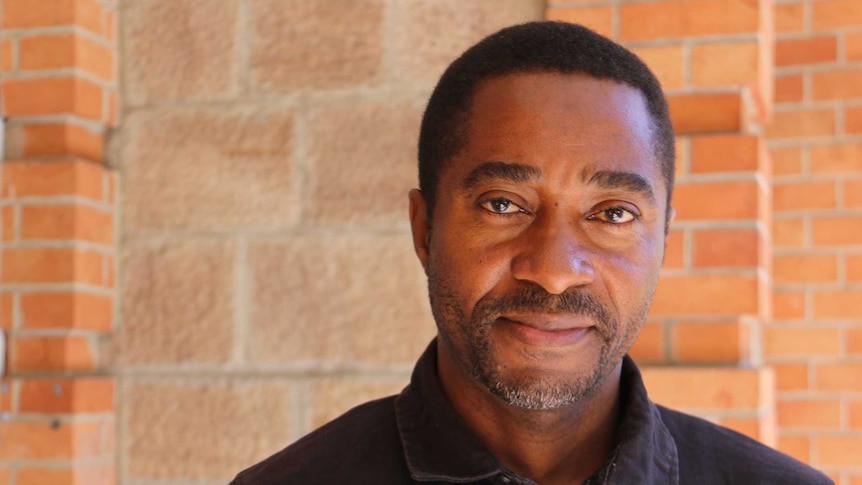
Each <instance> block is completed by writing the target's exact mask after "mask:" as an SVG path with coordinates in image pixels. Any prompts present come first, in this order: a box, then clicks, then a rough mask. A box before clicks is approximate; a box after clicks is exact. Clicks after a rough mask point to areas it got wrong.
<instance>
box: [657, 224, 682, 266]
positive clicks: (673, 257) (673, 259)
mask: <svg viewBox="0 0 862 485" xmlns="http://www.w3.org/2000/svg"><path fill="white" fill-rule="evenodd" d="M684 264H685V233H683V232H681V231H671V232H669V233H668V235H667V246H665V250H664V264H663V265H662V267H663V268H682V267H683V266H684Z"/></svg>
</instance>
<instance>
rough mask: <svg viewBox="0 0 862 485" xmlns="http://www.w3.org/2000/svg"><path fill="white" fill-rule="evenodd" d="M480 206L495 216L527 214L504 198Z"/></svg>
mask: <svg viewBox="0 0 862 485" xmlns="http://www.w3.org/2000/svg"><path fill="white" fill-rule="evenodd" d="M479 206H480V207H482V208H483V209H485V210H487V211H489V212H493V213H494V214H517V213H519V212H526V211H525V210H524V209H522V208H521V207H520V206H518V204H516V203H514V202H512V201H511V200H509V199H504V198H502V197H496V198H494V199H488V200H486V201H484V202H482V203H481V204H479Z"/></svg>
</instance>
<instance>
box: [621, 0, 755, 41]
mask: <svg viewBox="0 0 862 485" xmlns="http://www.w3.org/2000/svg"><path fill="white" fill-rule="evenodd" d="M758 22H759V12H758V6H757V4H756V3H754V2H743V1H739V0H694V1H679V0H676V1H659V2H644V3H640V2H639V3H624V4H622V5H621V6H620V38H621V40H623V41H639V40H652V39H662V38H683V37H699V36H709V35H721V34H740V33H745V32H749V33H754V32H757V30H758Z"/></svg>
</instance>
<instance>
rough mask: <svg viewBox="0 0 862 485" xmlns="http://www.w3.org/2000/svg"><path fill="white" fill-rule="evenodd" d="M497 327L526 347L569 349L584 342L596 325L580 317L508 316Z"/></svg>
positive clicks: (499, 321)
mask: <svg viewBox="0 0 862 485" xmlns="http://www.w3.org/2000/svg"><path fill="white" fill-rule="evenodd" d="M495 323H496V324H497V326H498V327H499V328H500V329H501V330H503V331H504V332H506V333H507V334H509V335H511V336H512V337H514V338H515V339H516V340H518V341H519V342H521V343H523V344H524V345H529V346H531V347H568V346H572V345H576V344H578V343H579V342H581V341H583V340H584V339H585V338H586V337H587V336H588V335H589V334H590V332H592V331H594V330H595V328H594V327H595V325H594V323H593V322H592V321H590V320H589V319H588V318H586V317H579V316H560V315H554V316H542V315H526V316H506V317H500V318H498V319H497V320H496V322H495Z"/></svg>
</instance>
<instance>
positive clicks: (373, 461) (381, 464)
mask: <svg viewBox="0 0 862 485" xmlns="http://www.w3.org/2000/svg"><path fill="white" fill-rule="evenodd" d="M394 401H395V396H390V397H386V398H383V399H378V400H375V401H370V402H367V403H365V404H362V405H360V406H357V407H355V408H353V409H351V410H350V411H348V412H346V413H344V414H343V415H341V416H340V417H338V418H336V419H335V420H333V421H331V422H329V423H327V424H325V425H323V426H321V427H320V428H318V429H317V430H315V431H313V432H311V433H310V434H308V435H306V436H305V437H303V438H301V439H300V440H298V441H296V442H295V443H293V444H291V445H290V446H288V447H287V448H285V449H283V450H281V451H279V452H278V453H276V454H274V455H272V456H270V457H269V458H267V459H265V460H263V461H262V462H260V463H258V464H256V465H254V466H252V467H250V468H248V469H246V470H244V471H242V472H240V473H239V474H238V475H237V477H236V478H235V479H234V481H233V482H231V484H232V485H276V484H278V485H283V484H290V483H302V484H328V483H348V482H346V481H345V482H341V481H339V480H342V479H349V482H350V483H374V482H373V481H367V480H365V479H364V478H363V477H361V476H358V475H362V473H363V470H366V471H373V470H378V471H379V470H401V469H404V473H407V471H406V467H405V465H404V459H403V453H402V451H401V441H400V438H399V435H398V427H397V424H396V420H395V406H394ZM407 476H409V475H407ZM368 478H370V477H368Z"/></svg>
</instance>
